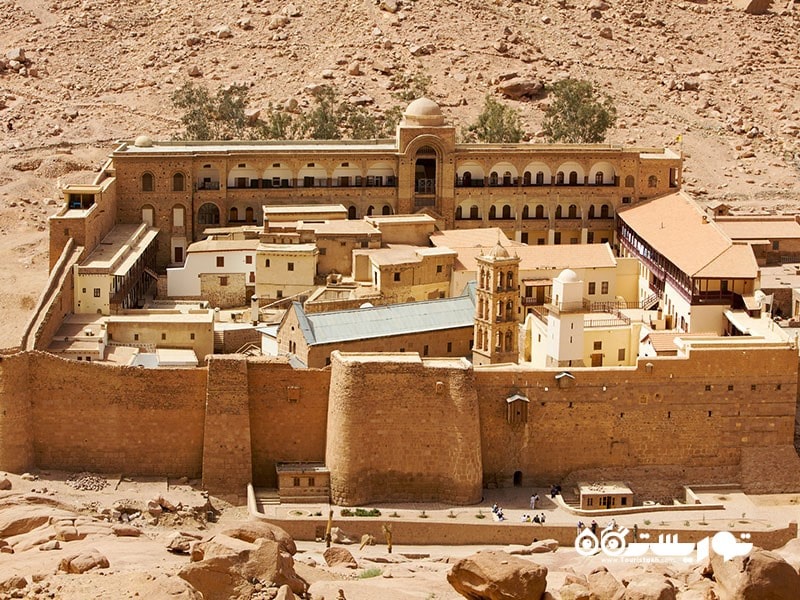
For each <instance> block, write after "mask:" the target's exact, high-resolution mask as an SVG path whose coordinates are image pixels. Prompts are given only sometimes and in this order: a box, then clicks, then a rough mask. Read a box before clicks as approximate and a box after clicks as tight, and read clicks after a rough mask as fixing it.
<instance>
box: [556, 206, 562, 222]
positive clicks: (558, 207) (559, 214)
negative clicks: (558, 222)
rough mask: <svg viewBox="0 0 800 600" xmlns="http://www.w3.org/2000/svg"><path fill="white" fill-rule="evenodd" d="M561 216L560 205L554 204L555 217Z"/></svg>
mask: <svg viewBox="0 0 800 600" xmlns="http://www.w3.org/2000/svg"><path fill="white" fill-rule="evenodd" d="M560 218H561V205H560V204H559V205H558V206H556V219H560Z"/></svg>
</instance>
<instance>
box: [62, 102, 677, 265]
mask: <svg viewBox="0 0 800 600" xmlns="http://www.w3.org/2000/svg"><path fill="white" fill-rule="evenodd" d="M455 139H456V128H455V126H454V125H451V124H448V123H447V120H446V118H445V116H444V114H443V113H442V111H441V109H440V108H439V106H438V105H437V104H436V103H434V102H432V101H431V100H428V99H425V98H421V99H418V100H415V101H414V102H412V103H411V104H410V105H409V106H408V108H407V109H406V111H405V113H404V116H403V120H402V122H401V124H400V125H399V127H398V129H397V135H396V137H395V138H394V139H388V140H370V141H325V142H315V141H265V142H225V143H210V142H154V141H153V140H152V139H150V138H148V137H146V136H140V137H139V138H137V139H136V140H135V142H133V143H128V142H126V143H123V144H121V145H120V146H119V147H117V148H116V149H115V150H114V152H113V153H112V155H111V160H110V161H109V163H108V164H107V165H106V166H105V167H104V169H103V171H102V172H101V174H100V175H99V176H98V178H97V180H96V182H95V186H94V187H91V189H89V188H87V189H86V190H81V192H80V193H81V197H80V199H79V200H80V202H81V203H82V205H83V204H87V205H88V204H90V203H93V205H97V204H98V203H105V204H109V203H114V204H115V205H116V210H115V213H116V217H117V220H118V222H120V223H140V222H142V221H144V222H146V223H148V224H150V225H152V226H154V227H157V228H158V229H159V231H160V234H159V238H160V241H159V254H158V265H159V268H163V267H165V266H166V265H168V264H173V263H180V262H182V261H183V253H184V250H185V248H186V246H187V245H188V243H190V242H191V241H197V240H199V239H202V237H203V231H204V230H205V229H206V228H208V227H217V226H220V225H263V222H262V221H263V218H264V217H263V214H262V206H264V205H273V206H274V205H281V204H283V205H293V204H319V205H343V206H345V207H346V209H347V212H348V217H349V218H351V219H357V218H360V217H362V216H364V215H391V214H413V213H418V212H427V213H429V214H431V215H432V216H434V217H435V218H437V219H438V220H440V221H441V222H442V223H443V224H444V226H445V227H448V228H457V229H472V228H477V227H487V226H492V225H494V226H496V227H499V228H501V229H502V230H503V231H505V232H506V233H507V234H508V235H509V237H511V238H513V239H516V240H519V241H522V242H527V243H531V244H560V243H565V244H570V243H591V242H603V241H608V242H610V243H613V241H614V216H615V214H616V212H617V210H618V209H619V207H621V206H623V205H628V204H635V203H636V202H638V201H640V200H642V199H646V198H652V197H656V196H659V195H663V194H665V193H667V192H669V191H674V190H677V189H679V188H680V185H681V169H682V160H681V157H680V155H678V154H676V153H675V152H673V151H671V150H669V149H664V148H661V149H654V148H626V147H622V146H615V145H610V144H596V145H549V144H531V143H523V144H456V141H455ZM84 192H85V193H84ZM76 193H77V192H76ZM83 196H86V201H85V202H84V200H83ZM71 197H72V196H70V198H71ZM76 202H77V200H76ZM104 208H105V207H104ZM81 210H86V209H81ZM58 224H59V225H60V224H61V223H60V222H58ZM53 225H54V227H55V226H56V222H54V223H53ZM68 237H70V236H69V235H65V234H63V233H60V232H58V231H56V235H54V236H53V237H52V238H51V241H52V245H53V248H51V250H52V251H51V255H54V256H57V255H58V254H60V252H61V249H62V248H63V245H64V243H65V242H66V239H68Z"/></svg>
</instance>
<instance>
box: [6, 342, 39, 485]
mask: <svg viewBox="0 0 800 600" xmlns="http://www.w3.org/2000/svg"><path fill="white" fill-rule="evenodd" d="M28 372H29V371H28V354H26V353H20V354H13V355H3V354H0V469H2V470H3V471H12V472H14V473H23V472H25V471H27V470H28V469H30V468H31V467H32V466H33V431H32V427H31V399H30V386H29V384H28Z"/></svg>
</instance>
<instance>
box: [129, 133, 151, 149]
mask: <svg viewBox="0 0 800 600" xmlns="http://www.w3.org/2000/svg"><path fill="white" fill-rule="evenodd" d="M133 145H134V146H136V147H137V148H152V146H153V140H152V139H151V138H150V136H148V135H140V136H139V137H137V138H136V139H135V140H134V142H133Z"/></svg>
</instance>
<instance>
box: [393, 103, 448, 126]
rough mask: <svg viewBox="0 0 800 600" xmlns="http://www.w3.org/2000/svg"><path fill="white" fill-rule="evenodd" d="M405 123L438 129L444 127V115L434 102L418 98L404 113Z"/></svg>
mask: <svg viewBox="0 0 800 600" xmlns="http://www.w3.org/2000/svg"><path fill="white" fill-rule="evenodd" d="M403 121H404V122H405V124H406V125H417V126H420V127H438V126H440V125H444V115H443V114H442V109H441V108H439V105H438V104H436V102H434V101H433V100H430V99H428V98H417V99H416V100H414V101H413V102H412V103H411V104H409V105H408V107H407V108H406V110H405V112H404V113H403Z"/></svg>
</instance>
